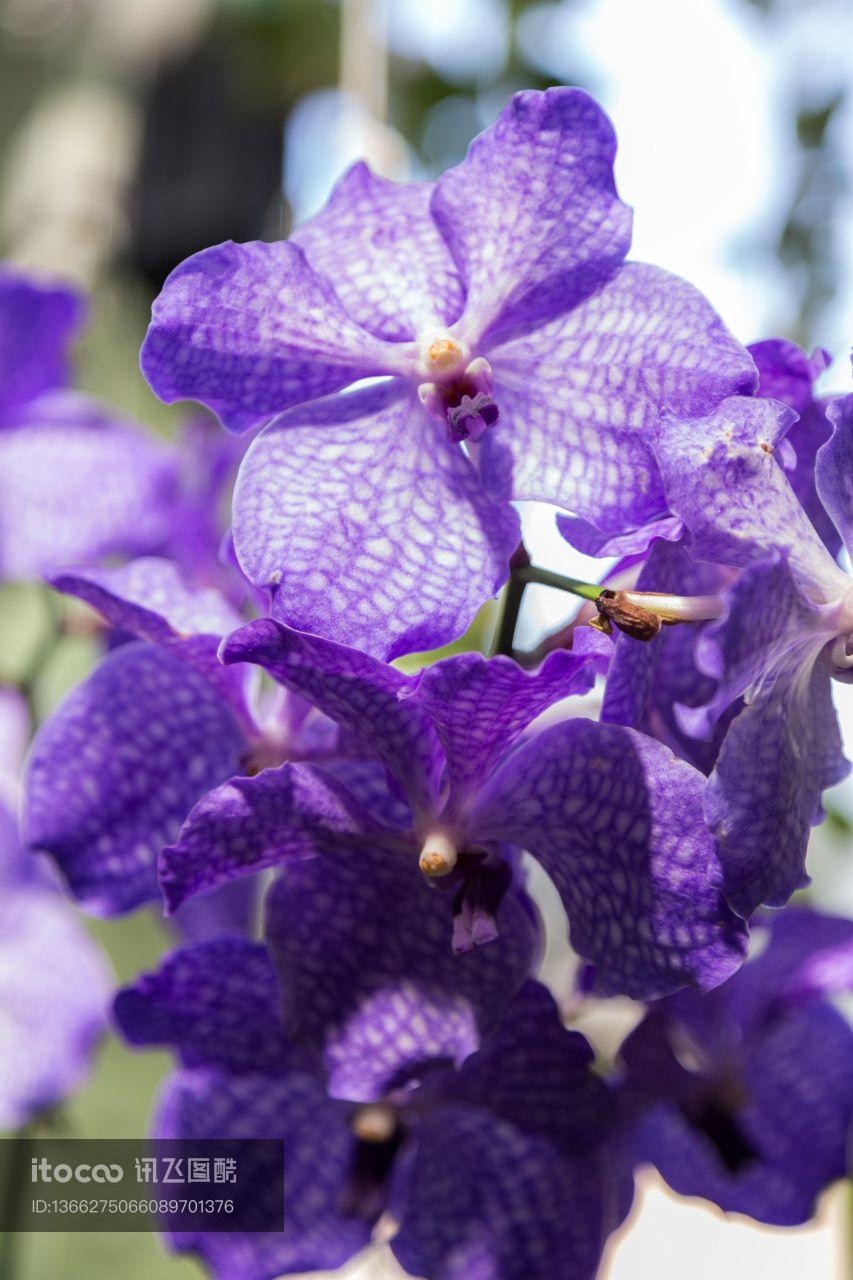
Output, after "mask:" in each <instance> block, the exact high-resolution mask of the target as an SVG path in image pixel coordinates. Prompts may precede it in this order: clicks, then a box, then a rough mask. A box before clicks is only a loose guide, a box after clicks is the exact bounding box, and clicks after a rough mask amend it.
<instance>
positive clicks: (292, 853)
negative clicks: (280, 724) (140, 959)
mask: <svg viewBox="0 0 853 1280" xmlns="http://www.w3.org/2000/svg"><path fill="white" fill-rule="evenodd" d="M399 838H400V837H399V833H396V834H395V833H394V832H393V831H390V830H386V828H384V827H381V826H380V825H379V824H378V823H375V822H373V821H372V819H371V818H370V817H369V815H368V814H366V813H365V812H364V810H363V809H362V808H361V806H360V805H359V804H358V802H357V801H356V799H355V798H354V797H353V796H352V795H350V793H349V792H348V791H347V789H346V787H345V786H344V785H343V784H342V783H340V782H338V781H337V779H336V778H334V777H332V775H331V774H328V773H325V772H324V771H323V770H322V769H318V768H316V767H315V766H314V765H305V764H285V765H282V766H281V767H280V768H278V769H264V771H263V772H262V773H259V774H258V775H257V776H256V777H253V778H231V779H230V781H228V782H226V783H224V784H223V785H222V786H219V787H216V788H215V789H214V790H211V791H208V793H207V794H206V795H204V796H203V798H202V799H201V800H200V801H199V802H198V804H196V806H195V807H194V808H193V809H192V811H191V812H190V814H189V816H188V817H187V820H186V822H185V823H184V825H183V827H182V828H181V831H180V834H179V835H178V837H177V839H176V840H175V842H174V843H173V844H171V845H169V846H168V847H167V848H165V849H164V850H163V853H162V854H161V857H160V863H159V868H158V870H159V878H160V886H161V888H162V890H163V895H164V897H165V900H166V906H167V910H168V912H169V913H171V912H173V911H175V910H176V908H177V907H179V906H180V905H181V904H182V903H183V902H184V901H185V900H186V899H187V898H189V897H191V896H192V895H193V894H196V893H205V892H207V891H208V890H210V889H215V888H217V887H218V886H219V885H222V884H227V883H228V882H229V881H231V880H235V879H237V878H238V877H240V876H245V875H251V874H252V873H253V872H255V871H263V870H264V869H265V868H267V867H274V866H278V865H279V864H280V863H288V862H293V861H298V860H299V859H301V858H310V857H314V856H315V855H317V854H321V853H322V854H326V853H328V854H335V853H337V852H338V851H341V852H343V853H345V852H346V851H347V850H352V849H358V848H360V847H361V848H363V847H365V846H369V845H376V844H379V843H382V842H384V843H385V844H386V846H387V845H388V844H389V843H390V846H391V848H392V850H393V849H394V848H395V844H396V842H397V841H398V840H399ZM389 856H393V854H392V855H389Z"/></svg>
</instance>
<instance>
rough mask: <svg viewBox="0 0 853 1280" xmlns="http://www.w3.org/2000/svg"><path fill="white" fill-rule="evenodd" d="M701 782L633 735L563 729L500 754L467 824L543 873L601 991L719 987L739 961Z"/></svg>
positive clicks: (642, 993) (643, 994)
mask: <svg viewBox="0 0 853 1280" xmlns="http://www.w3.org/2000/svg"><path fill="white" fill-rule="evenodd" d="M704 782H705V779H704V778H703V777H702V775H701V774H700V773H699V772H698V771H697V770H695V769H693V768H691V766H690V765H688V764H686V763H685V762H684V761H682V760H678V759H676V757H675V756H673V754H672V752H671V751H669V750H668V748H666V747H664V746H662V745H661V744H660V743H658V742H655V741H654V740H653V739H651V738H646V737H644V736H643V735H642V734H638V733H636V732H635V731H634V730H632V729H626V728H623V727H622V726H621V725H605V724H594V723H593V722H592V721H589V720H582V719H577V720H568V721H565V722H563V723H561V724H557V725H554V726H553V727H552V728H550V729H545V730H544V731H543V732H542V733H540V734H539V735H538V736H537V737H535V738H533V739H531V741H529V742H528V743H526V744H524V745H523V746H522V747H521V748H519V750H517V751H515V752H514V753H513V754H512V755H511V756H510V757H509V759H508V760H507V761H506V762H505V763H504V764H503V765H502V766H501V768H499V769H498V771H497V772H496V773H495V774H494V775H493V776H492V778H491V779H490V781H489V783H488V784H487V786H486V787H485V788H484V790H483V791H482V792H481V793H480V796H479V799H478V802H477V810H476V812H475V814H474V815H473V816H472V818H471V825H472V829H473V828H474V827H475V825H476V830H477V832H478V836H479V838H481V839H498V840H506V841H509V842H510V843H512V844H517V845H520V846H521V847H523V848H526V849H528V850H529V851H530V852H531V853H532V854H533V855H534V856H535V857H536V858H537V859H538V861H539V862H540V863H541V864H542V866H543V867H544V868H545V870H546V871H547V872H548V874H549V876H550V877H551V879H552V880H553V881H554V884H555V885H556V887H557V890H558V892H559V894H560V897H561V898H562V900H563V903H564V905H565V907H566V911H567V913H568V917H569V924H570V929H571V940H572V945H573V947H574V948H575V950H576V951H577V952H578V954H579V955H580V956H581V957H583V958H584V959H585V960H588V961H590V962H591V963H592V964H593V965H595V969H596V985H597V988H598V989H599V990H600V991H601V992H602V993H603V994H607V995H615V994H617V993H619V994H624V995H630V996H632V997H634V998H635V999H651V998H654V997H657V996H661V995H665V994H667V993H668V992H670V991H674V990H677V989H678V988H679V987H682V986H686V985H695V986H700V987H714V986H716V985H718V984H719V983H720V982H722V981H723V980H724V979H725V978H727V977H728V976H729V975H730V974H731V973H733V972H734V970H735V969H737V967H738V966H739V965H740V963H741V961H742V960H743V957H744V954H745V951H746V929H745V927H744V925H743V922H742V921H740V920H738V919H737V918H736V917H735V916H733V915H732V914H731V912H730V911H729V910H728V908H727V907H726V904H725V901H724V899H723V895H722V885H723V874H722V868H721V866H720V862H719V859H718V857H717V853H716V849H715V846H714V842H713V840H712V839H711V837H710V836H709V834H708V832H707V831H706V829H705V824H704V820H703V813H702V789H703V785H704Z"/></svg>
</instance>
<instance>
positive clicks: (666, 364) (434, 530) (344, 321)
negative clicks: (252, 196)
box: [142, 88, 756, 658]
mask: <svg viewBox="0 0 853 1280" xmlns="http://www.w3.org/2000/svg"><path fill="white" fill-rule="evenodd" d="M615 146H616V143H615V137H614V134H613V129H612V127H611V125H610V122H609V121H608V120H607V118H606V116H605V115H604V114H603V112H602V111H601V110H600V109H599V108H598V106H597V105H596V104H595V103H594V102H593V101H592V100H591V99H590V98H589V97H588V96H587V95H586V94H584V93H583V92H581V91H580V90H577V89H567V88H555V89H549V90H548V91H546V92H545V93H538V92H523V93H519V94H516V95H515V96H514V97H512V98H511V99H510V102H509V104H508V105H507V107H506V108H505V110H504V111H503V112H502V113H501V115H500V116H499V118H498V119H497V121H496V122H495V124H494V125H493V126H492V127H491V128H490V129H488V130H487V131H486V132H485V133H484V134H482V135H481V136H480V137H479V138H477V139H476V140H475V141H474V143H473V144H472V146H471V149H470V151H469V154H468V157H467V159H466V160H464V161H463V162H462V164H460V165H458V166H457V167H456V168H454V169H451V170H449V171H448V172H447V173H445V174H444V175H443V176H442V177H441V178H439V179H438V181H437V182H436V183H434V184H427V183H417V184H408V185H398V184H395V183H392V182H388V181H386V180H384V179H382V178H379V177H377V176H375V175H374V174H372V173H371V172H370V170H369V169H368V168H367V167H366V166H365V165H363V164H359V165H356V166H355V167H354V168H353V169H351V170H350V171H349V173H347V174H346V175H345V176H344V178H343V179H342V181H341V183H340V184H339V186H338V187H337V189H336V191H335V192H334V193H333V195H332V197H331V199H330V201H329V204H328V205H327V207H326V208H325V209H324V210H323V211H322V212H321V213H320V214H318V215H317V216H316V217H314V218H312V219H311V220H310V221H309V222H307V223H305V224H304V225H303V226H301V227H299V228H297V230H296V232H295V233H294V235H293V237H292V238H291V240H290V241H288V242H281V243H276V244H260V243H255V244H248V245H235V244H231V243H228V244H224V245H219V246H217V247H215V248H212V249H207V250H205V251H203V252H202V253H199V254H196V255H194V256H193V257H192V258H189V259H187V261H186V262H184V263H183V264H181V266H179V267H178V268H177V269H176V270H175V271H174V272H173V273H172V275H171V276H170V277H169V279H168V280H167V282H166V285H165V287H164V289H163V292H162V294H161V296H160V298H159V299H158V300H157V302H156V303H155V305H154V311H153V322H152V325H151V329H150V330H149V334H148V337H147V339H146V342H145V345H144V347H143V351H142V368H143V371H144V373H145V375H146V377H147V378H148V380H149V382H150V383H151V385H152V387H153V388H154V390H155V391H156V392H157V394H158V395H160V396H161V397H162V398H163V399H164V400H166V401H169V402H171V401H174V400H178V399H182V398H187V397H190V398H193V399H196V400H200V401H201V402H202V403H204V404H206V405H208V407H210V408H211V409H213V410H214V411H215V412H216V413H217V414H218V415H219V417H220V418H221V420H222V422H223V423H224V424H225V425H226V426H227V427H228V428H229V429H231V430H234V431H242V430H245V429H247V428H250V427H255V426H259V425H262V424H265V423H270V419H272V418H274V417H275V421H274V422H271V423H270V425H269V426H267V427H266V429H265V430H264V431H263V432H262V434H261V435H260V436H259V437H258V439H257V440H256V441H255V442H254V443H253V444H252V446H251V447H250V449H249V451H248V453H247V456H246V459H245V461H244V463H243V466H242V469H241V473H240V477H239V480H238V485H237V490H236V494H235V504H234V541H235V546H236V550H237V555H238V557H239V560H240V563H241V565H242V567H243V569H244V571H245V572H246V574H247V576H248V577H249V578H250V579H251V581H252V582H254V583H255V584H256V585H257V586H259V587H262V588H264V589H266V590H268V591H269V592H270V593H271V597H272V611H273V615H274V616H275V617H277V618H279V619H281V620H283V621H285V622H287V623H290V624H291V625H293V626H294V627H297V628H299V629H302V630H306V631H311V632H317V633H319V634H321V635H324V636H327V637H330V638H332V639H335V640H339V641H343V642H345V643H348V644H352V645H354V646H356V647H359V648H361V649H363V650H365V651H366V652H370V653H372V654H374V655H377V656H381V657H386V658H391V657H394V656H396V655H398V654H401V653H404V652H407V651H411V650H413V649H419V648H420V649H425V648H432V647H435V646H437V645H439V644H441V643H444V642H446V641H448V640H450V639H452V638H453V637H455V636H457V635H458V634H460V633H461V632H462V631H463V630H464V629H465V627H466V626H467V624H468V623H469V622H470V620H471V618H472V616H473V615H474V613H475V611H476V609H477V608H478V607H479V606H480V604H481V603H482V601H483V599H484V598H486V597H487V596H489V595H492V594H494V592H495V591H496V590H497V589H498V587H499V586H500V585H501V584H502V582H503V581H504V580H505V578H506V575H507V572H508V561H509V557H510V555H511V553H512V551H513V550H514V549H515V546H516V544H517V542H518V521H517V517H516V515H515V513H514V511H513V510H512V509H511V507H510V506H509V500H510V499H535V500H540V501H544V502H549V503H553V504H556V505H558V506H560V507H563V508H566V509H568V510H570V511H572V512H574V513H575V516H576V517H578V518H579V519H581V520H582V522H584V524H585V526H588V527H590V528H593V527H594V529H595V530H598V531H600V533H602V534H604V535H612V534H623V533H625V531H626V530H631V529H636V528H638V527H641V526H644V525H646V524H648V522H649V521H650V520H652V519H654V518H655V517H658V516H664V515H666V504H665V501H664V493H663V488H662V486H661V483H660V477H659V475H658V470H657V466H656V464H655V461H654V456H653V454H652V451H651V448H650V439H649V435H650V432H651V429H652V427H653V425H654V423H655V421H656V419H657V417H658V414H659V412H660V409H661V408H662V407H663V406H667V407H668V408H669V409H670V410H672V411H673V412H674V413H676V414H685V415H688V416H697V415H700V414H702V413H707V412H710V410H711V409H712V408H713V407H714V406H715V405H716V404H717V403H719V401H720V400H721V399H722V398H723V397H725V396H727V395H733V394H738V393H740V392H750V391H751V390H752V389H753V387H754V385H755V381H756V376H755V368H754V365H753V363H752V361H751V360H750V358H749V356H748V354H747V353H746V351H745V350H744V348H742V347H741V346H740V345H739V344H738V343H736V342H735V341H734V340H733V339H732V338H731V337H730V335H729V334H728V333H727V332H726V330H725V328H724V326H723V325H722V323H721V321H720V320H719V318H718V317H717V316H716V314H715V313H714V311H713V310H712V308H711V307H710V306H709V304H708V303H707V302H706V301H705V299H704V298H703V297H702V296H701V294H699V293H698V292H697V291H696V290H695V289H693V288H692V287H691V286H690V285H688V284H686V283H685V282H684V281H682V280H679V279H677V278H676V277H674V276H671V275H668V274H667V273H666V272H663V271H660V270H658V269H657V268H655V267H650V266H644V265H641V264H637V263H628V264H624V258H625V254H626V253H627V250H628V246H629V243H630V214H629V211H628V209H627V208H626V207H625V206H624V205H623V204H622V203H621V201H620V200H619V199H618V197H617V194H616V189H615V185H614V181H613V158H614V154H615ZM377 375H378V376H381V377H384V378H385V379H386V381H384V382H383V383H381V384H380V385H374V386H369V387H364V388H361V389H358V390H353V391H352V392H350V393H348V394H346V395H339V394H332V393H337V392H339V391H341V390H342V389H344V388H346V387H349V386H350V385H351V384H354V383H356V382H358V381H360V380H362V379H364V378H366V377H376V376H377ZM276 415H281V416H278V417H276ZM463 445H464V448H463Z"/></svg>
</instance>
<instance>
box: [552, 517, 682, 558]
mask: <svg viewBox="0 0 853 1280" xmlns="http://www.w3.org/2000/svg"><path fill="white" fill-rule="evenodd" d="M557 528H558V529H559V531H560V533H561V534H562V535H563V537H564V538H565V539H566V542H568V543H570V544H571V545H572V546H573V547H574V548H575V549H576V550H578V551H580V552H582V554H583V555H585V556H619V557H620V558H621V557H623V556H638V555H644V554H645V552H647V551H648V550H649V548H650V547H651V545H652V544H653V543H654V542H655V541H656V540H657V539H659V538H660V539H662V540H664V541H666V542H678V541H679V539H680V538H681V536H682V534H683V533H684V526H683V525H682V523H681V521H680V520H679V518H678V516H661V517H660V519H657V520H652V521H651V523H650V524H647V525H644V526H643V527H642V528H641V529H630V530H629V531H628V532H627V533H624V534H618V533H617V534H613V535H612V536H611V535H609V534H606V533H602V532H601V530H600V529H597V528H596V526H595V525H594V524H590V522H589V521H588V520H581V518H580V517H579V516H563V515H558V516H557Z"/></svg>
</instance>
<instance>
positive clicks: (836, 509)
mask: <svg viewBox="0 0 853 1280" xmlns="http://www.w3.org/2000/svg"><path fill="white" fill-rule="evenodd" d="M826 412H827V416H828V418H829V420H830V422H831V423H832V425H833V428H834V430H833V433H832V436H831V437H830V439H829V440H828V441H827V442H826V444H825V445H823V446H822V447H821V448H820V449H818V452H817V461H816V465H815V483H816V485H817V492H818V496H819V497H820V500H821V502H822V503H823V506H824V507H825V509H826V511H827V512H828V514H829V517H830V519H831V520H832V522H833V524H834V525H835V527H836V529H837V530H838V532H839V533H840V535H841V537H842V539H843V540H844V544H845V546H846V548H847V550H848V552H850V551H851V550H853V396H842V397H841V398H840V399H838V400H834V401H833V402H832V403H831V404H830V405H829V407H828V409H827V411H826Z"/></svg>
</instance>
